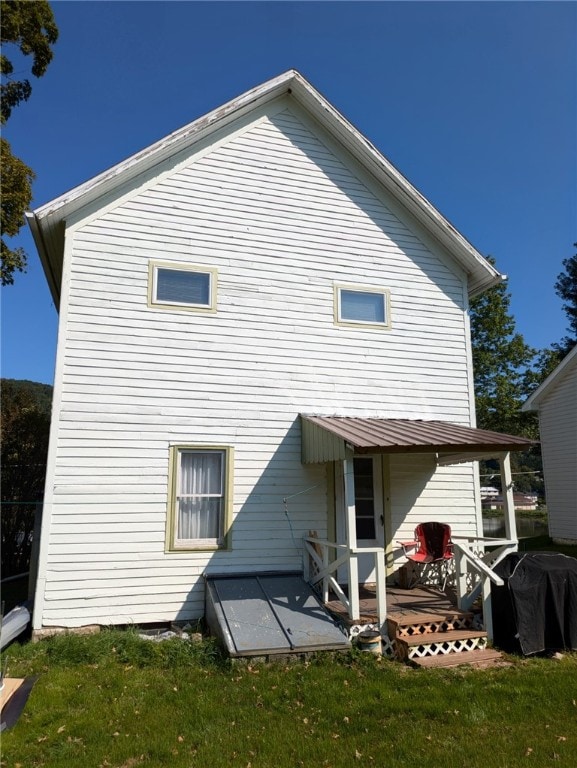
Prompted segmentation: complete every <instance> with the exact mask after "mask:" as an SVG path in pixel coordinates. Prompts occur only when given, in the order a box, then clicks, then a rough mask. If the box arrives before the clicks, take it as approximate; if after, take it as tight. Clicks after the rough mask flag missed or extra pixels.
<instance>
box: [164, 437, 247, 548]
mask: <svg viewBox="0 0 577 768" xmlns="http://www.w3.org/2000/svg"><path fill="white" fill-rule="evenodd" d="M231 453H232V449H230V448H210V449H209V448H196V447H188V446H173V447H172V448H171V456H170V469H171V493H170V499H169V510H168V528H169V530H168V548H169V549H218V548H221V547H226V546H227V537H228V532H229V528H230V508H231V497H230V493H231V488H230V475H231V470H232V467H231Z"/></svg>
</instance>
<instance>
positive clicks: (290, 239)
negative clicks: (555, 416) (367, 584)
mask: <svg viewBox="0 0 577 768" xmlns="http://www.w3.org/2000/svg"><path fill="white" fill-rule="evenodd" d="M393 208H394V206H393V207H389V205H388V204H387V200H386V199H385V195H384V193H383V196H382V197H380V198H377V197H376V196H375V194H374V193H373V191H372V190H371V189H369V187H368V186H366V185H365V183H364V181H363V180H362V179H361V177H360V176H357V175H356V174H355V166H354V165H353V164H351V162H350V161H349V160H348V158H347V157H346V156H344V155H343V156H342V157H341V156H337V154H336V153H335V152H334V151H332V149H329V148H328V146H327V145H326V144H324V143H323V142H322V141H320V140H319V139H318V138H317V137H316V136H315V134H314V131H312V130H311V126H310V125H308V124H307V125H305V124H304V123H303V122H302V120H301V119H299V118H297V117H295V116H294V115H292V114H291V113H289V112H288V111H285V112H282V113H280V114H276V115H274V116H272V117H270V118H265V119H264V120H263V121H262V122H261V123H259V124H257V125H256V126H253V127H250V128H249V129H247V131H246V132H245V133H242V134H240V135H237V136H235V137H234V138H233V139H232V140H231V141H230V142H228V143H223V144H220V145H219V146H217V147H216V148H215V149H214V150H213V151H209V152H204V153H203V154H202V155H201V156H199V157H198V158H196V159H195V158H193V159H192V160H191V162H190V164H188V165H187V166H186V167H182V168H180V169H179V170H177V171H176V172H174V173H172V174H169V175H164V176H163V177H162V178H161V179H159V180H158V182H157V183H154V184H151V185H149V187H148V188H146V189H144V190H143V191H141V192H140V193H139V194H137V195H135V196H133V197H132V198H130V199H127V200H125V201H123V202H122V203H121V204H120V205H118V206H116V207H115V208H112V209H110V210H107V211H106V212H105V213H104V214H103V215H102V216H100V217H96V218H93V219H92V220H91V221H89V222H88V223H87V224H86V225H84V226H79V227H77V228H76V229H75V231H74V232H73V235H72V236H73V238H74V240H73V244H72V248H73V260H72V264H71V274H70V291H69V294H68V297H67V306H68V311H67V320H66V338H65V341H64V346H63V350H62V387H61V400H62V405H61V409H60V418H59V427H58V433H59V439H58V445H57V449H56V458H55V471H54V474H53V476H52V477H51V482H52V485H53V489H54V496H53V498H52V502H51V504H52V524H51V526H50V533H49V537H48V539H49V547H48V552H47V555H46V563H45V568H46V609H45V611H44V613H43V616H42V619H41V621H42V624H44V625H46V626H60V625H63V624H66V623H70V625H80V624H86V623H93V622H96V623H110V622H114V621H120V620H123V621H129V620H137V621H146V620H149V621H153V620H154V621H159V620H169V619H174V618H176V617H180V618H194V617H196V616H200V615H201V614H202V612H203V589H202V583H201V582H200V581H199V576H200V574H202V572H203V571H204V570H205V569H207V568H208V569H217V570H218V572H228V571H229V572H234V571H235V570H259V569H265V570H266V569H275V568H278V567H281V568H300V567H301V566H302V553H301V551H300V539H301V537H302V536H303V535H305V534H306V533H308V531H309V530H310V529H314V530H316V531H318V532H319V535H320V536H325V535H326V527H327V489H326V487H325V478H326V470H325V468H324V467H313V468H311V467H303V466H302V465H301V464H300V432H299V427H298V423H297V422H296V419H297V415H298V413H299V412H324V413H334V412H339V411H340V412H343V411H345V412H347V411H348V412H351V413H359V411H360V412H366V413H367V415H368V414H372V415H383V416H390V417H394V416H397V417H406V418H444V419H446V420H450V421H455V422H458V423H462V424H470V421H471V412H470V391H469V372H468V369H467V331H466V323H465V318H464V307H465V303H464V302H465V298H464V296H465V295H466V285H465V284H464V280H463V275H462V273H461V272H460V270H459V269H458V268H456V267H455V268H454V269H452V268H449V267H448V266H447V258H446V257H445V256H444V255H443V254H441V255H440V254H439V253H438V252H432V251H431V250H430V248H429V246H428V245H427V244H425V242H424V240H423V239H422V238H421V237H420V236H419V234H418V233H415V232H413V231H411V229H410V228H409V227H408V226H407V224H406V222H404V221H401V220H400V219H399V217H398V216H397V215H396V214H395V213H393ZM150 259H161V260H163V261H174V262H177V263H178V262H180V263H183V264H186V263H192V264H205V265H208V266H211V267H216V268H217V269H218V311H217V313H216V314H214V315H203V314H198V313H188V312H185V311H184V312H183V311H178V310H174V311H166V310H164V311H159V310H156V309H150V308H148V306H147V291H148V263H149V260H150ZM335 282H344V283H351V282H353V283H358V284H360V285H381V286H383V287H386V288H388V289H389V290H390V291H391V303H392V330H391V331H388V332H383V331H380V330H374V329H358V328H351V327H337V326H335V324H334V314H333V313H334V307H333V285H334V283H335ZM360 371H362V374H361V375H360V373H359V372H360ZM178 443H199V444H215V445H231V446H234V448H235V466H234V478H235V483H234V521H233V533H232V542H233V545H232V551H230V552H216V553H202V552H192V553H190V552H178V553H165V552H164V546H165V518H166V501H167V476H168V447H169V445H170V444H178ZM430 462H431V457H425V458H422V457H421V458H420V459H415V458H410V460H409V461H408V462H405V461H404V460H403V459H401V458H399V457H394V458H393V459H392V460H391V463H392V472H391V477H392V485H393V488H392V495H393V503H392V506H393V515H394V518H395V520H396V523H395V526H396V527H395V530H397V531H401V530H404V529H410V531H411V535H412V528H414V525H415V524H416V522H419V521H420V520H418V519H417V518H419V516H421V515H425V514H427V515H429V516H430V515H431V514H437V513H438V515H441V514H443V515H445V516H446V517H448V518H449V519H450V520H452V521H454V522H455V524H456V526H457V527H459V528H460V530H463V531H465V532H468V531H469V530H470V528H471V523H470V522H467V519H468V518H467V516H470V508H471V504H472V502H471V496H472V490H471V489H472V487H473V474H472V471H471V470H467V471H464V470H463V469H462V468H457V469H456V470H449V469H444V470H440V471H438V472H436V473H435V472H433V468H432V466H431V463H430ZM429 475H430V476H429ZM425 480H426V482H425ZM421 481H422V482H423V487H422V488H421V489H420V492H419V493H418V494H416V487H417V486H418V484H419V483H420V482H421ZM306 489H309V490H308V491H307V492H306V493H303V494H302V496H298V497H296V498H293V499H289V502H288V507H289V517H290V523H291V525H290V526H289V522H288V520H287V519H286V516H285V513H284V506H283V498H285V497H287V496H289V497H290V496H292V495H293V494H298V493H301V492H302V491H305V490H306ZM415 494H416V495H415ZM407 514H408V518H406V519H405V515H407ZM473 520H474V518H473ZM291 526H292V530H291ZM403 526H404V527H403ZM293 536H294V539H295V540H296V545H295V541H293ZM135 569H137V573H136V572H135ZM135 573H136V575H135Z"/></svg>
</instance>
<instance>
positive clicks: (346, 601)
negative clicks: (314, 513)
mask: <svg viewBox="0 0 577 768" xmlns="http://www.w3.org/2000/svg"><path fill="white" fill-rule="evenodd" d="M303 543H304V549H305V553H306V555H307V556H305V558H304V577H305V579H306V580H307V581H308V582H309V584H311V585H312V586H313V587H314V586H316V585H319V584H321V595H322V599H323V602H324V603H327V602H328V601H329V593H330V591H331V590H332V592H334V594H335V595H336V596H337V598H338V599H339V601H340V602H341V604H342V605H343V606H344V607H345V609H346V611H347V614H348V616H349V618H350V620H351V621H353V622H354V621H358V620H359V619H360V598H359V569H358V556H359V555H370V554H372V555H373V558H374V564H375V580H376V584H377V595H376V597H377V616H378V622H379V626H381V627H382V626H383V625H384V623H385V621H386V617H387V603H386V586H385V578H386V571H385V551H384V549H383V547H348V546H347V545H346V544H336V543H335V542H333V541H326V540H324V539H317V538H316V537H314V536H305V537H304V540H303ZM331 553H333V554H332V557H333V559H332V560H331ZM345 566H346V568H347V571H348V587H349V588H348V595H347V594H345V592H344V591H343V589H342V588H341V586H340V585H339V583H338V581H337V579H336V578H335V575H336V572H337V571H338V569H339V568H341V567H345Z"/></svg>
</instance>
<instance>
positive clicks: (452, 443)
mask: <svg viewBox="0 0 577 768" xmlns="http://www.w3.org/2000/svg"><path fill="white" fill-rule="evenodd" d="M300 417H301V427H302V460H303V463H304V464H313V463H322V462H326V461H338V460H342V459H345V458H347V456H350V454H351V452H352V453H355V454H359V453H437V454H440V455H441V456H449V455H451V454H458V455H459V456H462V455H463V454H467V455H469V454H470V457H469V460H471V461H472V460H473V459H474V458H475V457H477V456H479V455H490V454H493V455H495V454H498V453H504V452H507V451H523V450H527V449H528V448H530V447H531V446H532V445H535V443H536V441H534V440H529V439H528V438H526V437H519V436H516V435H507V434H502V433H501V432H492V431H490V430H486V429H475V428H473V427H463V426H460V425H458V424H452V423H450V422H444V421H424V420H421V419H418V420H417V419H416V420H412V419H379V418H361V417H357V416H307V415H306V414H301V415H300ZM460 460H465V459H463V458H461V459H460Z"/></svg>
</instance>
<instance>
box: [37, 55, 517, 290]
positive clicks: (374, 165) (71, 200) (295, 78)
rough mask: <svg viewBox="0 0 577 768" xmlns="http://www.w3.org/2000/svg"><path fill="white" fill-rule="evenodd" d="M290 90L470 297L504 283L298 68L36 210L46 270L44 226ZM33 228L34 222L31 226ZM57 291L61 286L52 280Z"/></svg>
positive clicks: (49, 264) (50, 266)
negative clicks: (432, 245)
mask: <svg viewBox="0 0 577 768" xmlns="http://www.w3.org/2000/svg"><path fill="white" fill-rule="evenodd" d="M286 93H291V94H292V95H293V96H294V98H295V99H296V100H297V102H298V103H299V104H300V105H301V106H302V107H303V108H304V109H306V110H307V111H308V112H309V113H310V114H312V116H313V117H314V118H315V119H316V120H318V121H319V122H320V124H321V125H323V126H324V127H325V128H326V129H327V130H328V131H329V132H330V133H331V134H332V135H334V136H335V138H336V139H337V140H338V141H339V142H340V143H341V144H342V145H343V146H344V147H345V148H346V149H348V150H349V151H350V152H351V154H352V155H353V156H354V157H356V158H357V159H358V160H359V162H361V164H362V165H364V167H365V168H367V170H368V171H369V172H370V173H371V174H372V175H373V176H374V177H375V178H376V180H377V181H378V182H380V183H381V184H382V185H383V186H384V187H385V188H386V189H387V190H388V191H389V192H390V193H391V194H393V195H394V196H395V197H396V198H397V199H398V200H399V201H400V203H401V204H402V205H403V206H404V207H405V208H406V209H407V210H408V211H409V213H410V214H411V215H413V216H414V217H415V218H416V219H417V221H419V222H420V223H421V224H422V225H423V226H424V227H425V229H426V230H427V231H429V232H430V233H431V235H432V236H433V237H434V238H435V239H436V240H437V241H438V242H440V243H441V245H442V246H443V247H444V248H445V249H447V250H448V251H449V253H451V254H452V256H453V258H455V260H456V261H457V263H459V264H460V265H461V267H462V268H463V269H464V271H465V272H466V274H467V275H468V292H469V296H471V297H472V296H475V295H477V294H478V293H481V292H483V291H485V290H487V289H488V288H490V287H491V286H493V285H496V284H498V283H500V282H501V281H502V280H503V279H504V277H503V275H501V274H500V273H499V272H498V271H497V270H496V269H495V268H494V267H493V266H492V265H491V264H490V263H489V262H488V261H487V260H486V259H485V258H484V257H483V256H482V254H481V253H479V251H477V250H476V249H475V248H474V246H473V245H472V244H471V243H469V242H468V240H466V238H464V237H463V235H461V234H460V233H459V232H458V230H457V229H456V228H455V227H453V225H452V224H451V223H450V222H449V221H448V220H447V219H446V218H445V217H444V216H443V215H442V214H441V213H440V212H439V211H438V210H437V209H436V208H435V207H434V206H433V205H431V203H429V201H428V200H427V199H426V198H425V197H424V195H422V194H421V193H420V192H419V191H418V190H417V189H416V188H415V187H414V186H413V185H412V184H411V183H410V182H409V181H408V179H406V178H405V176H403V174H402V173H401V172H400V171H398V170H397V169H396V168H395V166H394V165H393V164H392V163H391V162H390V161H388V160H387V159H386V158H385V157H384V156H383V155H382V154H381V153H380V152H379V151H378V150H377V149H376V147H374V146H373V144H372V143H371V142H370V141H369V140H368V139H366V138H365V136H363V134H362V133H360V131H358V130H357V129H356V128H355V127H354V126H353V125H352V124H351V123H349V121H348V120H347V119H346V118H345V117H344V116H343V115H342V114H341V113H340V112H338V110H336V109H335V108H334V107H333V106H332V104H330V102H328V101H327V99H325V98H324V96H322V94H320V93H319V92H318V91H317V90H316V89H315V88H313V86H312V85H310V83H308V82H307V80H306V79H305V78H304V77H303V76H302V75H301V74H300V73H298V72H297V71H296V70H288V71H287V72H284V73H283V74H281V75H279V76H277V77H275V78H273V79H271V80H268V81H267V82H266V83H263V84H261V85H259V86H257V87H256V88H253V89H251V90H249V91H247V92H245V93H244V94H241V95H240V96H238V97H236V98H235V99H232V100H231V101H228V102H227V103H226V104H224V105H222V106H220V107H218V108H217V109H214V110H212V111H211V112H209V113H207V114H206V115H204V116H202V117H200V118H198V119H197V120H195V121H193V122H192V123H189V124H188V125H186V126H184V127H183V128H180V129H179V130H177V131H174V132H173V133H171V134H169V136H166V137H165V138H163V139H161V140H160V141H158V142H156V143H155V144H152V145H151V146H149V147H146V148H145V149H143V150H141V151H140V152H137V153H136V154H134V155H132V156H130V157H129V158H127V159H126V160H123V161H122V162H121V163H118V164H116V165H114V166H113V167H112V168H109V169H108V170H106V171H104V172H103V173H101V174H99V175H98V176H95V177H94V178H92V179H90V180H88V181H86V182H84V183H83V184H81V185H79V186H77V187H75V188H74V189H72V190H70V191H68V192H66V193H65V194H63V195H61V196H59V197H58V198H56V199H54V200H52V201H50V202H49V203H46V204H45V205H43V206H40V207H39V208H37V209H36V210H35V211H34V212H33V216H34V221H35V225H34V226H35V229H33V234H34V239H35V242H36V243H37V244H38V243H39V242H40V241H43V244H42V246H41V248H42V249H43V254H41V259H42V261H43V265H44V268H45V272H46V274H47V278H48V274H49V273H51V274H52V279H53V280H54V275H55V274H56V273H57V272H58V270H57V269H56V268H55V265H56V263H57V261H58V259H60V258H61V256H62V254H61V252H60V251H59V249H58V247H57V245H55V246H51V245H50V244H49V243H47V242H46V241H47V240H50V239H51V235H50V236H49V237H46V236H44V234H43V232H44V230H47V231H49V230H51V229H54V228H58V227H59V226H60V225H62V224H63V223H64V221H65V220H66V219H67V218H69V217H70V216H71V215H72V214H75V213H77V212H78V211H80V210H81V209H82V208H83V207H84V206H86V205H88V204H89V203H91V202H93V201H94V200H95V199H97V198H98V197H99V196H100V195H102V194H104V193H106V192H109V191H112V190H114V189H116V188H117V186H119V185H120V184H121V183H122V184H125V183H127V182H130V181H132V179H133V178H135V177H137V176H140V175H141V174H143V173H146V172H147V171H148V170H150V169H151V168H153V167H154V166H155V165H156V164H158V163H160V162H162V161H163V160H165V159H167V158H168V157H170V156H172V155H174V154H176V153H177V152H180V151H183V150H185V149H187V148H189V147H192V146H193V145H194V144H195V143H196V142H198V141H199V140H201V139H202V138H204V137H205V136H206V135H207V134H210V133H211V132H212V131H214V130H216V129H217V128H219V127H222V126H225V125H227V124H228V123H229V122H232V121H233V120H234V119H237V118H238V117H240V116H241V115H243V114H244V113H246V112H247V111H249V110H250V109H253V108H254V107H256V106H259V105H262V104H265V103H268V102H269V101H272V100H273V99H276V98H278V97H280V96H282V95H283V94H286ZM31 228H32V225H31ZM48 279H49V284H50V286H51V291H52V294H53V296H54V295H55V296H58V293H59V290H58V288H59V287H56V288H54V287H53V285H52V284H51V283H50V278H48Z"/></svg>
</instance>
